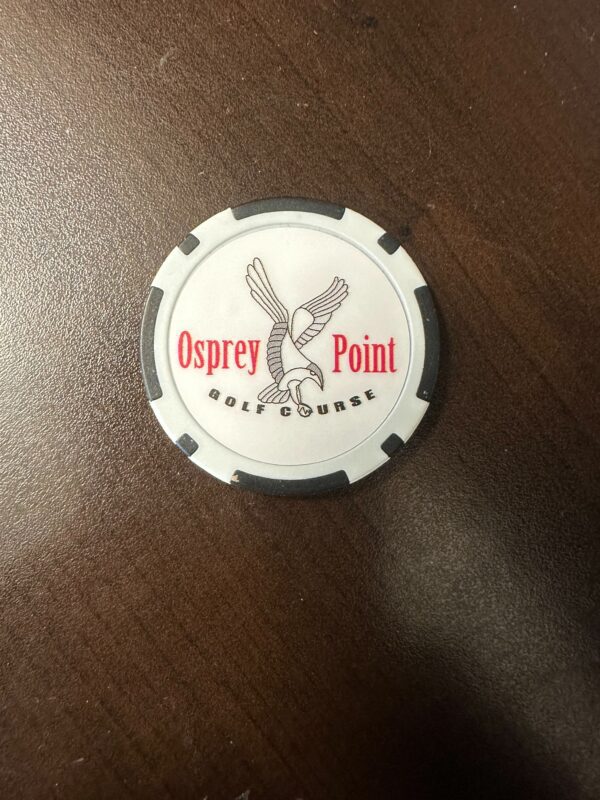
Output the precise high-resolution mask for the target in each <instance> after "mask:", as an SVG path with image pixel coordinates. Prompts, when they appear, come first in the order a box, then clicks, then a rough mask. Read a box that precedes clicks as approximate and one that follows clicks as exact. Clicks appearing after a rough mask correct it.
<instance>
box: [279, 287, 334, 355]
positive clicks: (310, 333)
mask: <svg viewBox="0 0 600 800" xmlns="http://www.w3.org/2000/svg"><path fill="white" fill-rule="evenodd" d="M347 296H348V284H347V283H346V281H345V280H343V279H342V278H334V279H333V281H332V283H331V286H330V287H329V288H328V289H326V290H325V291H324V292H322V293H321V294H319V295H317V296H316V297H314V298H313V299H312V300H309V302H308V303H304V305H302V306H300V308H298V309H296V311H295V312H294V316H293V317H292V339H293V340H294V344H295V345H296V347H297V348H298V349H299V350H301V349H302V348H303V347H304V345H305V344H307V342H310V340H311V339H314V337H315V336H317V335H318V334H319V333H321V331H322V330H323V328H324V327H325V325H327V323H328V322H329V320H330V319H331V315H332V314H333V312H334V311H336V309H338V308H339V307H340V306H341V304H342V302H343V300H345V298H346V297H347Z"/></svg>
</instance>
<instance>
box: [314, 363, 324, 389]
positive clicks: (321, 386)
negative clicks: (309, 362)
mask: <svg viewBox="0 0 600 800" xmlns="http://www.w3.org/2000/svg"><path fill="white" fill-rule="evenodd" d="M314 371H315V372H316V373H317V381H316V383H318V385H319V388H320V389H322V388H323V384H324V380H323V373H322V372H321V370H320V369H319V368H318V367H317V368H316V369H315V370H314Z"/></svg>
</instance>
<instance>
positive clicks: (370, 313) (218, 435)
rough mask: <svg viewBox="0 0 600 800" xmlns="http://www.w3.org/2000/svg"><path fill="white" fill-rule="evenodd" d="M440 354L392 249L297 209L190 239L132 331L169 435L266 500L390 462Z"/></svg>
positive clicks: (335, 218)
mask: <svg viewBox="0 0 600 800" xmlns="http://www.w3.org/2000/svg"><path fill="white" fill-rule="evenodd" d="M438 355H439V334H438V324H437V318H436V313H435V308H434V305H433V301H432V297H431V293H430V291H429V289H428V287H427V285H426V284H425V281H424V279H423V276H422V275H421V273H420V272H419V270H418V269H417V267H416V266H415V264H414V262H413V261H412V259H411V258H410V257H409V256H408V254H407V253H406V252H405V250H404V249H403V248H402V247H401V246H400V243H399V242H398V240H397V239H395V238H394V237H393V236H392V235H391V234H389V233H386V232H385V231H384V230H383V229H382V228H380V227H379V226H378V225H376V224H375V223H374V222H372V221H371V220H369V219H367V218H366V217H363V216H362V215H361V214H358V213H357V212H355V211H351V210H350V209H348V208H344V207H343V206H337V205H333V204H331V203H327V202H323V201H319V200H306V199H302V198H273V199H268V200H257V201H254V202H250V203H246V204H245V205H242V206H238V207H237V208H229V209H227V210H226V211H222V212H221V213H220V214H217V215H216V216H214V217H211V218H210V219H208V220H206V221H205V222H203V223H202V224H201V225H199V226H198V227H197V228H195V229H194V230H193V231H192V232H191V233H190V234H189V236H187V238H186V239H184V241H183V242H182V243H181V244H180V245H179V246H178V247H176V248H175V249H174V250H173V251H172V252H171V253H170V254H169V256H168V257H167V259H166V260H165V262H164V263H163V265H162V267H161V268H160V270H159V271H158V274H157V275H156V278H155V279H154V281H153V283H152V288H151V289H150V295H149V297H148V301H147V303H146V309H145V312H144V319H143V322H142V335H141V360H142V372H143V377H144V384H145V387H146V393H147V395H148V398H149V400H150V404H151V406H152V409H153V411H154V413H155V414H156V416H157V418H158V421H159V422H160V424H161V425H162V427H163V428H164V429H165V431H166V432H167V434H168V435H169V437H170V438H171V439H172V440H173V441H174V442H175V443H176V444H177V445H178V446H179V447H180V449H181V450H182V451H183V452H184V453H185V454H186V455H187V456H188V457H189V459H190V460H191V461H193V462H194V464H196V465H197V466H199V467H201V468H202V469H204V470H206V471H207V472H209V473H210V474H211V475H214V476H215V477H216V478H219V479H220V480H222V481H225V482H226V483H229V484H232V485H236V486H241V487H245V488H248V489H254V490H257V491H261V492H266V493H270V494H284V495H287V494H313V493H316V492H321V491H326V490H330V489H337V488H340V487H343V486H346V485H348V484H349V483H354V482H355V481H357V480H359V479H360V478H363V477H364V476H366V475H368V474H369V473H371V472H373V471H374V470H376V469H377V468H378V467H380V466H382V465H383V464H385V463H386V462H387V461H388V460H389V458H390V457H391V456H392V455H393V454H394V453H395V452H397V451H398V450H400V448H401V447H402V446H403V445H404V443H405V442H406V441H407V440H408V439H409V437H410V436H411V435H412V433H413V432H414V430H415V428H416V427H417V425H418V424H419V422H420V421H421V419H422V417H423V415H424V414H425V412H426V410H427V408H428V407H429V402H430V400H431V396H432V392H433V389H434V386H435V381H436V377H437V369H438Z"/></svg>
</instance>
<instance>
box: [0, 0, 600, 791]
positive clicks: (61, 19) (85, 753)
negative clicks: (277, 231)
mask: <svg viewBox="0 0 600 800" xmlns="http://www.w3.org/2000/svg"><path fill="white" fill-rule="evenodd" d="M0 10H1V21H0V63H1V72H0V81H1V85H0V113H1V119H2V128H1V134H2V142H1V147H2V150H1V154H0V157H1V159H2V172H1V174H0V214H1V217H0V259H1V268H2V281H1V284H0V295H1V303H0V329H1V336H2V338H1V341H2V351H1V356H0V378H1V414H0V448H1V467H2V469H1V483H0V492H1V494H0V500H1V519H2V529H3V535H2V540H1V542H2V545H1V557H0V615H1V626H0V704H1V705H0V796H1V797H2V798H3V800H10V799H11V798H51V797H56V798H77V799H81V800H84V799H87V798H92V799H94V800H95V798H121V797H123V798H128V797H132V798H163V797H164V798H199V800H202V799H203V798H205V797H206V798H208V800H218V799H221V798H222V799H223V800H233V799H234V798H236V797H240V796H241V797H244V798H247V797H249V798H250V800H258V798H267V799H271V798H272V799H273V800H297V799H298V798H302V800H321V799H322V800H337V799H338V798H352V800H360V799H362V798H367V799H368V800H371V799H373V800H380V799H382V800H387V798H406V799H407V800H419V799H420V798H450V797H457V798H477V800H488V798H511V799H513V798H527V800H531V799H532V798H565V799H568V800H573V798H597V797H598V796H600V735H599V731H600V658H599V649H598V644H599V635H598V634H599V631H598V628H599V623H598V620H599V611H600V602H599V600H600V596H599V595H600V591H599V578H598V576H599V574H600V541H599V538H598V534H599V530H598V518H599V514H598V496H599V480H598V479H599V472H600V470H599V448H598V438H599V428H600V424H599V405H598V388H599V385H600V380H599V369H598V356H599V355H600V352H599V350H600V348H599V341H600V338H599V334H600V326H599V323H598V312H599V310H600V309H599V303H598V300H599V290H598V279H599V270H598V253H599V249H600V225H599V215H598V200H599V188H600V187H599V172H598V164H599V161H598V156H599V147H598V141H599V140H598V131H599V126H600V81H599V77H600V55H599V44H600V11H599V6H598V4H597V3H595V2H591V0H590V1H588V0H582V1H581V2H574V0H569V1H568V2H566V0H544V1H543V2H542V0H533V1H532V2H524V1H523V0H515V2H495V1H494V2H492V1H491V0H489V2H474V0H464V1H463V2H460V3H459V2H445V0H444V1H443V0H438V1H437V2H433V3H423V2H417V0H411V1H410V2H405V3H394V2H391V0H390V2H384V0H371V2H369V3H359V2H350V1H345V0H333V1H332V2H325V0H309V1H308V2H291V0H290V2H274V1H273V2H271V0H264V2H258V3H251V2H250V1H249V0H239V1H238V2H229V0H226V2H219V3H216V2H215V3H197V2H187V3H186V2H175V3H162V2H158V0H150V1H149V2H139V3H134V2H130V3H127V2H121V3H117V2H115V3H111V2H107V1H105V0H99V1H98V2H95V3H92V2H89V3H71V2H48V1H47V0H42V1H41V2H35V3H34V2H21V1H20V0H19V2H17V0H3V2H1V3H0ZM277 194H291V195H304V196H312V197H320V198H323V199H327V200H331V201H334V202H339V203H341V204H344V205H347V206H349V207H351V208H355V209H356V210H358V211H360V212H362V213H364V214H366V215H367V216H369V217H371V218H373V219H375V220H376V221H378V222H379V223H380V224H381V225H382V226H383V227H385V228H386V229H388V230H391V231H393V232H396V233H400V234H401V235H402V236H403V237H404V239H405V245H406V248H407V250H408V251H409V252H410V254H411V255H412V257H413V258H414V259H415V261H416V262H417V263H418V264H419V265H420V266H421V268H422V270H423V272H424V274H425V275H426V278H427V280H428V282H429V283H430V285H431V287H432V289H433V292H434V294H435V298H436V302H437V305H438V309H439V313H440V316H441V321H442V335H443V348H442V365H441V373H440V381H439V385H438V390H437V394H436V397H435V401H434V403H433V404H432V408H431V409H430V412H429V414H428V417H427V418H426V421H425V422H424V424H423V425H422V427H421V428H420V429H419V432H418V435H416V436H415V437H414V440H413V441H412V442H411V443H410V445H409V447H407V449H406V451H405V452H404V453H403V454H402V455H401V456H399V457H398V458H396V459H395V460H394V461H393V463H392V464H391V465H390V466H389V467H388V468H386V469H384V470H382V471H381V472H379V473H378V474H376V475H375V476H374V477H372V478H371V479H368V480H366V481H365V482H363V483H361V484H359V485H357V486H355V487H353V488H352V489H351V490H349V491H347V492H345V493H342V494H338V495H330V496H325V497H322V498H318V499H309V500H296V499H294V500H292V499H290V500H286V499H274V498H268V497H263V496H260V495H253V494H247V493H242V492H239V491H235V490H233V489H230V488H228V487H227V486H225V485H221V484H219V483H218V482H216V481H215V480H213V479H212V478H210V477H208V476H206V475H204V474H203V473H202V472H201V471H199V470H198V469H197V468H195V467H194V466H193V465H192V464H191V463H189V462H188V461H187V460H186V459H185V457H184V456H183V455H182V454H181V453H179V452H178V451H177V449H176V448H175V447H173V446H172V445H170V444H169V442H168V440H167V439H166V437H165V436H164V434H163V432H162V431H161V429H160V428H159V426H158V425H157V423H156V421H155V419H154V417H153V415H152V412H151V410H150V408H149V407H148V404H147V402H146V398H145V396H144V391H143V386H142V380H141V376H140V370H139V364H138V335H139V326H140V320H141V314H142V309H143V305H144V301H145V298H146V294H147V290H148V287H149V285H150V282H151V280H152V278H153V276H154V274H155V272H156V270H157V268H158V266H159V265H160V263H161V261H162V259H163V258H164V257H165V255H166V254H167V252H168V251H169V250H170V249H171V247H172V246H173V245H174V244H176V243H177V242H178V241H180V240H181V239H182V238H183V237H184V236H185V234H186V233H187V232H188V230H189V229H190V228H192V227H194V226H195V225H196V224H198V222H200V221H201V220H203V219H204V218H206V217H208V216H210V215H211V214H213V213H215V212H217V211H219V210H221V209H223V208H226V207H227V206H230V205H236V204H239V203H241V202H244V201H246V200H249V199H252V198H254V197H263V196H272V195H277Z"/></svg>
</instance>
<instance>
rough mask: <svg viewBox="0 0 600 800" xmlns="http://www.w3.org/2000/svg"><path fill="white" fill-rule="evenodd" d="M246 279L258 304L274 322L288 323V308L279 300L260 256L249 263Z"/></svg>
mask: <svg viewBox="0 0 600 800" xmlns="http://www.w3.org/2000/svg"><path fill="white" fill-rule="evenodd" d="M246 281H247V283H248V286H249V287H250V294H251V295H252V297H253V298H254V299H255V300H256V302H257V303H258V305H259V306H260V307H261V308H262V309H263V310H264V311H266V312H267V314H268V315H269V316H270V317H271V319H272V320H273V322H285V323H286V324H287V321H288V319H289V316H288V312H287V309H286V308H285V307H284V306H283V305H282V304H281V303H280V302H279V299H278V297H277V295H276V294H275V292H274V291H273V287H272V286H271V284H270V283H269V278H268V277H267V273H266V272H265V268H264V267H263V264H262V261H261V260H260V258H255V259H254V261H253V262H252V264H248V272H247V274H246Z"/></svg>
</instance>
